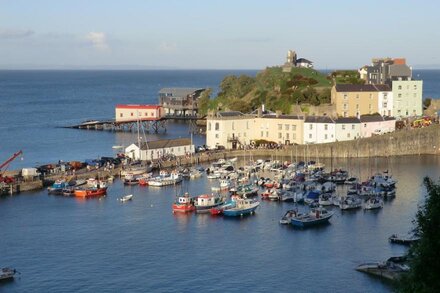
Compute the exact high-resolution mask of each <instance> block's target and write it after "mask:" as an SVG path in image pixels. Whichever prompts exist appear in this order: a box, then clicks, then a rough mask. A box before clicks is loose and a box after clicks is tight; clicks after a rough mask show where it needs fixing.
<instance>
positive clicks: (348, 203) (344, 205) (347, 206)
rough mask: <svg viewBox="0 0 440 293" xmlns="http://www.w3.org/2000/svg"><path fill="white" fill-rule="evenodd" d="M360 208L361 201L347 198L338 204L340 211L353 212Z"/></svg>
mask: <svg viewBox="0 0 440 293" xmlns="http://www.w3.org/2000/svg"><path fill="white" fill-rule="evenodd" d="M360 207H362V201H361V200H360V199H359V198H355V197H351V196H347V197H346V198H343V199H342V200H341V201H340V202H339V208H340V209H341V210H354V209H358V208H360Z"/></svg>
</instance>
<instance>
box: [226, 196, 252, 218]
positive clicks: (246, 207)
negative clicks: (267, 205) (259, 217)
mask: <svg viewBox="0 0 440 293" xmlns="http://www.w3.org/2000/svg"><path fill="white" fill-rule="evenodd" d="M259 205H260V202H259V201H255V200H253V199H243V198H238V199H237V200H236V201H235V206H234V207H231V208H228V209H225V210H223V215H225V216H228V217H238V216H244V215H249V214H253V213H254V212H255V210H256V209H257V208H258V206H259Z"/></svg>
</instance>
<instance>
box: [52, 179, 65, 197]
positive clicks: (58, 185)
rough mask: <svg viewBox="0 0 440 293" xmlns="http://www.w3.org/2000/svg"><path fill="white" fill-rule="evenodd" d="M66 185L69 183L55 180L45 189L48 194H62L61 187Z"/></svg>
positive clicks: (63, 187)
mask: <svg viewBox="0 0 440 293" xmlns="http://www.w3.org/2000/svg"><path fill="white" fill-rule="evenodd" d="M67 187H69V183H67V182H66V181H64V180H57V181H55V183H54V184H52V186H50V187H48V188H47V191H48V193H49V194H56V195H62V194H63V189H65V188H67Z"/></svg>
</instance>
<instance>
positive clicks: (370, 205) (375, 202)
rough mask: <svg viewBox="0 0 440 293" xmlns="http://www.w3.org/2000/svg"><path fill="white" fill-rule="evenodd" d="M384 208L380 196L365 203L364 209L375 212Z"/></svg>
mask: <svg viewBox="0 0 440 293" xmlns="http://www.w3.org/2000/svg"><path fill="white" fill-rule="evenodd" d="M380 208H383V200H382V198H380V197H379V196H373V197H370V198H369V199H367V201H366V202H365V206H364V209H366V210H374V209H380Z"/></svg>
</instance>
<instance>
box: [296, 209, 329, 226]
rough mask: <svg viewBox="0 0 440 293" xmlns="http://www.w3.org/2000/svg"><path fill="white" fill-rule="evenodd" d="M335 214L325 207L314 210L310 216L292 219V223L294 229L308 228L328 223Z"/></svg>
mask: <svg viewBox="0 0 440 293" xmlns="http://www.w3.org/2000/svg"><path fill="white" fill-rule="evenodd" d="M333 214H334V212H329V211H327V210H326V209H325V208H323V207H318V208H315V209H312V210H311V211H310V212H309V213H308V214H301V215H297V216H295V217H292V219H291V221H290V223H291V224H292V225H293V226H294V227H300V228H307V227H311V226H316V225H320V224H324V223H327V222H328V221H329V220H330V218H331V217H332V216H333Z"/></svg>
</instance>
